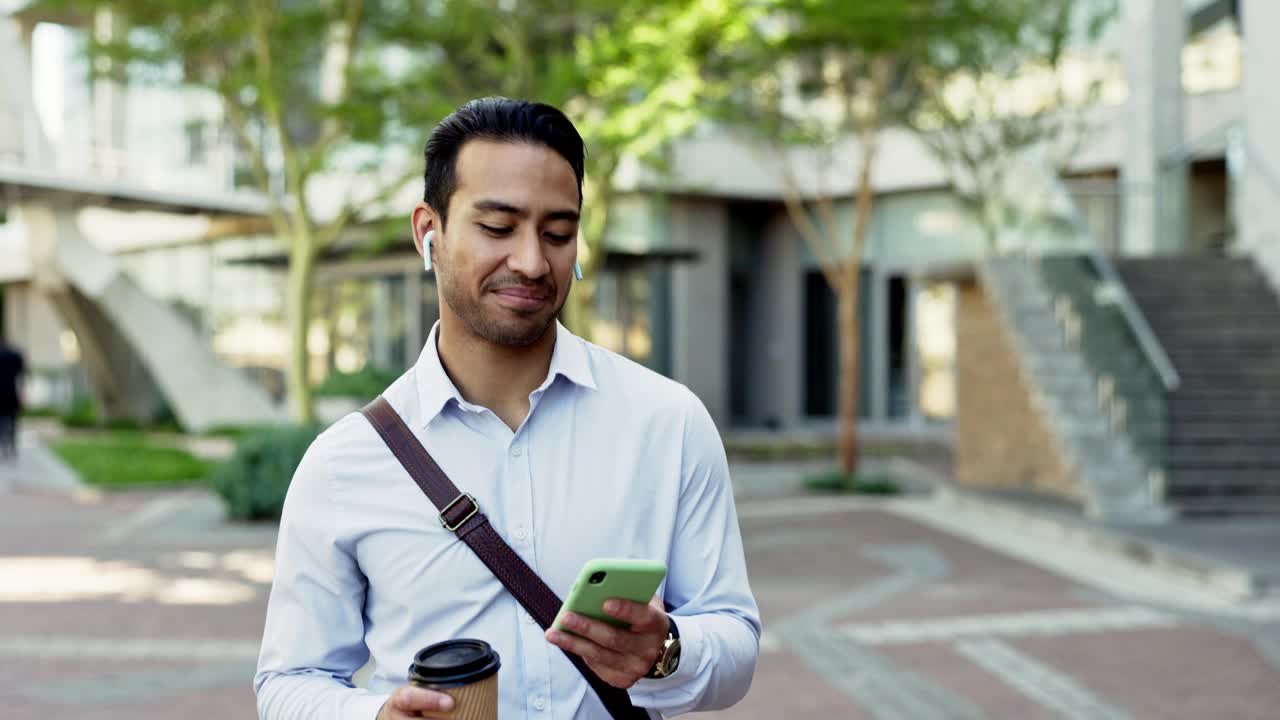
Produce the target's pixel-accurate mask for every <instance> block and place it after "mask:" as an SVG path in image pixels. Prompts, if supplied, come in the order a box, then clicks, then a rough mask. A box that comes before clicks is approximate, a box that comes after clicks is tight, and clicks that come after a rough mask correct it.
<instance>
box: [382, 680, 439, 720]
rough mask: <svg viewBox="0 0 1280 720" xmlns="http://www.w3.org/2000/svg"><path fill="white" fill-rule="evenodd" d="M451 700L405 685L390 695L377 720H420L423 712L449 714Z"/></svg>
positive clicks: (432, 692) (424, 689)
mask: <svg viewBox="0 0 1280 720" xmlns="http://www.w3.org/2000/svg"><path fill="white" fill-rule="evenodd" d="M452 709H453V698H452V697H450V696H448V695H447V694H445V693H442V692H437V691H435V690H428V689H426V688H420V687H415V686H413V685H405V686H404V687H401V688H397V689H396V691H395V692H393V693H391V697H390V698H389V699H388V700H387V702H386V704H384V705H383V706H382V709H381V710H379V711H378V719H377V720H408V718H420V717H422V713H424V712H442V713H443V712H449V711H450V710H452Z"/></svg>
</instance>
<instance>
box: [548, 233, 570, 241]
mask: <svg viewBox="0 0 1280 720" xmlns="http://www.w3.org/2000/svg"><path fill="white" fill-rule="evenodd" d="M543 235H546V236H547V237H549V238H551V239H552V240H553V241H555V242H558V243H565V242H569V241H570V240H572V239H573V236H572V235H557V234H556V233H543Z"/></svg>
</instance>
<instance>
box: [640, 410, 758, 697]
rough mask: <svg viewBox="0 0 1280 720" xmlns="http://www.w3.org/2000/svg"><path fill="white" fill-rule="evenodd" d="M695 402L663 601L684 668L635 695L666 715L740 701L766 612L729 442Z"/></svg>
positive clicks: (752, 668)
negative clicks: (750, 576)
mask: <svg viewBox="0 0 1280 720" xmlns="http://www.w3.org/2000/svg"><path fill="white" fill-rule="evenodd" d="M689 397H690V401H691V409H690V411H689V413H688V418H687V420H686V423H685V435H684V459H683V462H682V465H683V469H682V473H681V475H682V478H681V482H682V487H681V492H680V506H679V508H678V510H677V520H676V524H675V532H676V537H675V539H674V542H673V543H672V551H671V557H670V558H669V559H668V561H667V583H666V589H665V594H664V598H663V600H664V601H665V602H666V603H667V606H668V607H671V608H674V609H673V610H672V611H671V617H672V618H673V619H674V620H675V623H676V627H677V628H678V629H679V631H680V645H681V657H680V666H679V667H678V668H677V670H676V672H675V673H674V674H672V675H671V676H670V677H666V678H662V679H656V680H650V679H644V680H640V681H639V682H637V683H636V684H635V685H634V686H633V687H632V688H631V690H630V695H631V700H632V702H633V703H635V704H636V705H639V706H640V707H644V708H647V709H649V710H651V711H656V712H659V713H661V714H662V715H663V716H666V717H670V716H672V715H679V714H682V713H687V712H695V711H707V710H719V709H723V708H726V707H729V706H730V705H733V704H734V703H736V702H738V701H739V700H741V699H742V698H743V696H745V695H746V694H747V690H748V689H749V688H750V687H751V678H752V675H753V674H754V673H755V667H756V658H757V657H758V656H759V654H760V611H759V609H758V608H757V607H756V601H755V598H754V597H753V596H752V594H751V588H750V586H749V584H748V582H747V566H746V560H745V558H744V556H743V551H742V534H741V532H740V530H739V528H738V515H737V511H736V510H735V508H734V502H733V488H732V485H731V484H730V482H729V463H728V460H727V459H726V457H725V452H724V444H723V443H722V442H721V440H720V434H719V433H718V432H717V430H716V426H715V423H714V422H713V421H712V419H711V416H710V414H708V413H707V410H706V408H705V407H704V406H703V404H702V402H701V401H700V400H698V399H697V398H696V397H695V396H693V394H692V393H690V395H689Z"/></svg>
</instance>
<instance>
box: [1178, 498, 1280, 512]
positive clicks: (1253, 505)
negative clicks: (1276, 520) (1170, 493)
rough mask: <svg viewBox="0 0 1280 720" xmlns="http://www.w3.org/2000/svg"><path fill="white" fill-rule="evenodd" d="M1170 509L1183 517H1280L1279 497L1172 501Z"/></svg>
mask: <svg viewBox="0 0 1280 720" xmlns="http://www.w3.org/2000/svg"><path fill="white" fill-rule="evenodd" d="M1169 505H1170V507H1171V508H1172V509H1173V510H1175V511H1176V512H1177V513H1178V515H1180V516H1183V517H1211V516H1223V515H1280V497H1271V496H1262V497H1244V498H1219V497H1211V498H1203V499H1196V500H1189V499H1188V500H1181V499H1179V500H1176V501H1175V500H1172V499H1171V501H1170V503H1169Z"/></svg>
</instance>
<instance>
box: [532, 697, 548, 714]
mask: <svg viewBox="0 0 1280 720" xmlns="http://www.w3.org/2000/svg"><path fill="white" fill-rule="evenodd" d="M533 707H534V709H535V710H546V709H547V701H546V700H543V699H542V696H541V695H539V696H538V697H536V698H534V699H533Z"/></svg>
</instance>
